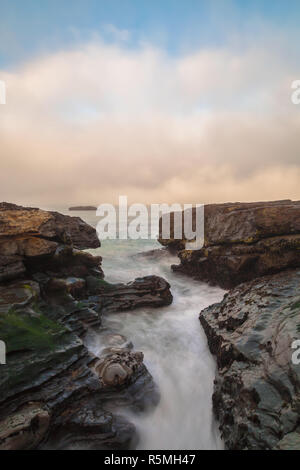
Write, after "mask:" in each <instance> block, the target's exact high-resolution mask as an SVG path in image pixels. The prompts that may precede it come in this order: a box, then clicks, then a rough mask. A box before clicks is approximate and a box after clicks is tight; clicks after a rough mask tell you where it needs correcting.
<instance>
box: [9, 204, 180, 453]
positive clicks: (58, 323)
mask: <svg viewBox="0 0 300 470" xmlns="http://www.w3.org/2000/svg"><path fill="white" fill-rule="evenodd" d="M99 245H100V244H99V241H98V239H97V236H96V231H95V230H94V229H93V228H92V227H90V226H88V225H87V224H86V223H84V222H83V221H82V220H81V219H79V218H73V217H69V216H63V215H61V214H58V213H55V212H46V211H41V210H39V209H31V208H23V207H19V206H15V205H12V204H7V203H2V204H0V253H1V256H0V279H1V281H0V339H1V340H2V341H5V343H6V347H7V363H6V365H0V368H1V375H0V392H1V393H0V449H35V448H56V449H57V448H74V447H79V448H94V449H122V448H123V449H125V448H128V447H129V446H131V445H133V443H134V442H135V441H136V439H137V435H136V431H135V427H134V426H133V425H132V424H131V423H129V422H128V421H127V420H126V419H124V418H123V417H121V416H119V411H118V410H122V409H124V408H126V409H133V410H142V409H145V408H146V407H148V406H153V404H155V403H157V400H158V392H157V388H156V386H155V384H154V383H153V379H152V377H151V375H150V374H149V372H148V370H147V369H146V367H145V365H144V363H143V354H142V353H139V352H135V351H132V350H129V349H128V344H126V345H123V346H122V345H120V346H119V347H116V346H111V347H108V348H107V350H106V351H103V353H102V355H101V357H96V356H94V355H93V354H91V353H90V352H89V351H88V350H87V348H86V346H85V335H86V333H87V332H88V331H89V330H90V329H91V328H94V329H96V330H97V329H99V328H100V327H101V318H102V316H103V315H105V314H108V313H110V312H115V311H118V310H127V309H134V308H138V307H141V306H144V305H147V306H154V307H160V306H163V305H168V304H169V303H170V302H171V301H172V295H171V293H170V290H169V287H170V286H169V285H168V283H166V282H165V281H164V280H163V279H161V278H159V277H157V276H148V277H146V278H142V279H137V280H136V281H134V282H133V283H130V284H128V285H122V284H117V285H113V284H109V283H107V282H106V281H104V280H103V272H102V269H101V257H94V256H92V255H90V254H89V253H86V252H83V251H80V249H82V248H95V247H97V246H99Z"/></svg>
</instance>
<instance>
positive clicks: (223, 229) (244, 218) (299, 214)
mask: <svg viewBox="0 0 300 470" xmlns="http://www.w3.org/2000/svg"><path fill="white" fill-rule="evenodd" d="M195 214H196V212H195V210H194V211H193V217H194V220H193V223H194V225H195ZM182 218H183V214H182ZM160 226H162V224H161V223H160ZM194 229H195V227H194ZM159 242H160V243H161V244H163V245H165V246H167V247H168V248H170V249H173V250H175V251H177V252H178V256H179V258H180V264H179V265H178V266H177V265H175V266H172V268H173V270H174V271H177V272H181V273H184V274H188V275H190V276H193V277H194V278H196V279H199V280H201V281H205V282H210V283H212V284H217V285H220V286H221V287H224V288H226V289H227V288H231V287H234V286H236V285H238V284H239V283H241V282H245V281H248V280H251V279H254V278H256V277H259V276H264V275H266V274H272V273H276V272H280V271H282V270H284V269H288V268H294V267H298V266H300V201H297V202H293V201H274V202H261V203H249V204H248V203H235V204H232V203H228V204H211V205H207V206H205V208H204V246H203V248H201V249H195V250H186V249H185V245H186V242H187V240H185V239H184V238H182V239H181V240H174V214H173V215H172V217H171V236H170V239H168V240H164V239H162V238H161V235H160V238H159Z"/></svg>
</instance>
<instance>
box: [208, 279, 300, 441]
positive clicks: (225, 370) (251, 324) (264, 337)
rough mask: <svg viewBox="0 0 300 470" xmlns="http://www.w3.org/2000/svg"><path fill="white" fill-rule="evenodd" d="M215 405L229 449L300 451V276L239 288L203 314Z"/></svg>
mask: <svg viewBox="0 0 300 470" xmlns="http://www.w3.org/2000/svg"><path fill="white" fill-rule="evenodd" d="M200 321H201V324H202V326H203V328H204V330H205V333H206V336H207V338H208V344H209V348H210V350H211V352H212V354H214V355H215V356H216V359H217V365H218V371H219V373H218V375H217V377H216V380H215V389H214V395H213V407H214V412H215V414H216V417H217V419H218V420H219V423H220V430H221V434H222V436H223V438H224V441H225V445H226V447H227V448H228V449H274V448H282V449H288V448H297V449H300V365H295V364H293V362H292V354H293V352H294V350H293V349H292V343H293V341H294V340H296V339H299V335H300V270H289V271H285V272H282V273H279V274H275V275H272V276H266V277H262V278H260V279H256V280H253V281H251V282H248V283H244V284H241V285H240V286H238V287H236V288H235V289H233V290H232V291H230V292H229V293H228V294H227V295H226V296H225V297H224V300H223V301H222V302H221V303H219V304H215V305H212V306H211V307H209V308H207V309H205V310H203V311H202V312H201V314H200Z"/></svg>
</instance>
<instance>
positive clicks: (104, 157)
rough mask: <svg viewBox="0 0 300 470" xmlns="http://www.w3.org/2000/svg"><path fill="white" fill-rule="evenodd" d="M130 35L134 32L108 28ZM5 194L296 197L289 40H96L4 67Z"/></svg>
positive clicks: (37, 199)
mask: <svg viewBox="0 0 300 470" xmlns="http://www.w3.org/2000/svg"><path fill="white" fill-rule="evenodd" d="M111 32H112V33H113V34H115V33H116V34H117V35H119V39H120V40H121V41H126V40H127V38H129V34H128V36H127V33H126V32H125V31H123V32H122V31H121V32H119V31H118V30H116V29H115V27H112V28H111ZM0 78H1V79H3V80H5V81H6V86H7V104H6V105H5V106H2V107H1V108H0V144H1V148H0V155H1V174H0V187H1V189H2V198H3V199H6V200H11V201H15V202H21V203H24V204H35V205H42V204H49V205H51V204H61V205H63V204H70V203H94V204H98V203H101V202H116V201H117V200H118V196H119V194H127V195H128V197H129V199H130V200H131V201H132V202H146V203H152V202H170V203H171V202H181V203H189V202H221V201H229V200H259V199H260V200H266V199H281V198H294V199H296V198H299V196H300V194H299V186H300V185H299V182H300V173H299V171H300V165H299V150H300V143H299V131H300V106H299V107H297V106H294V105H292V104H291V100H290V96H291V88H290V87H291V82H292V81H293V80H295V79H297V78H299V77H298V76H297V61H295V58H294V57H293V56H291V55H289V53H288V51H287V50H286V49H285V48H284V47H278V48H276V49H275V48H266V49H263V48H262V47H261V45H260V44H255V42H254V41H253V43H252V44H251V46H248V47H247V48H246V49H244V50H238V49H234V48H229V47H226V48H225V47H220V48H215V49H200V50H199V51H196V52H194V53H190V54H185V55H183V56H180V57H174V56H170V55H168V54H167V53H166V51H164V50H162V49H158V48H155V47H152V46H150V45H146V46H141V47H139V48H136V49H128V48H127V47H126V46H125V45H122V44H120V43H118V44H110V45H109V44H107V43H104V42H102V41H101V39H99V38H98V39H95V40H93V41H90V42H88V43H86V44H82V45H81V46H77V47H76V48H74V49H72V50H67V51H58V52H56V53H53V54H49V55H47V56H43V57H40V58H38V59H35V60H32V61H30V62H27V63H26V64H25V65H23V66H22V67H20V68H18V69H16V70H14V71H7V70H0Z"/></svg>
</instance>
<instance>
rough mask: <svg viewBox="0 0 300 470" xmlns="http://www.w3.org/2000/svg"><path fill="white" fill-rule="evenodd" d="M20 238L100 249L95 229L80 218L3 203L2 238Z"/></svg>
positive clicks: (0, 223) (1, 208)
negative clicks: (29, 237)
mask: <svg viewBox="0 0 300 470" xmlns="http://www.w3.org/2000/svg"><path fill="white" fill-rule="evenodd" d="M19 236H21V237H25V236H36V237H40V238H45V239H54V241H59V242H62V243H66V244H71V243H72V244H73V246H74V248H78V249H85V248H97V247H99V246H100V243H99V240H98V238H97V233H96V230H95V229H94V228H93V227H91V226H90V225H88V224H86V223H85V222H83V220H81V219H80V218H79V217H70V216H68V215H63V214H59V213H58V212H47V211H43V210H41V209H34V208H28V207H21V206H17V205H15V204H9V203H5V202H2V203H0V238H1V239H3V238H8V237H9V238H12V237H19Z"/></svg>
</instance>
